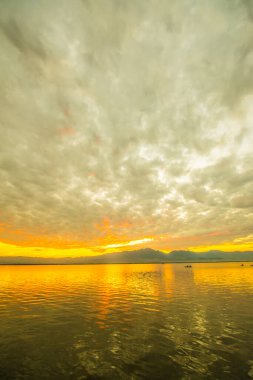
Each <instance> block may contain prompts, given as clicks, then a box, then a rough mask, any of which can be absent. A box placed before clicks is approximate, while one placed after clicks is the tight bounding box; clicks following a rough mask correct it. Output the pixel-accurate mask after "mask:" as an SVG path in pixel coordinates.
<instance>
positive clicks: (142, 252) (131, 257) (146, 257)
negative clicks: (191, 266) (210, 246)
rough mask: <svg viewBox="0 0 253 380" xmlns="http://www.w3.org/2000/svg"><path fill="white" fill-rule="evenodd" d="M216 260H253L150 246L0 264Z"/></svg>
mask: <svg viewBox="0 0 253 380" xmlns="http://www.w3.org/2000/svg"><path fill="white" fill-rule="evenodd" d="M210 261H211V262H212V261H213V262H216V261H253V251H246V252H239V251H235V252H223V251H208V252H193V251H187V250H186V251H182V250H181V251H172V252H170V253H163V252H161V251H156V250H153V249H150V248H145V249H139V250H136V251H124V252H115V253H106V254H103V255H100V256H88V257H74V258H72V257H65V258H43V257H27V256H16V257H12V256H2V257H0V264H2V265H3V264H5V265H12V264H13V265H14V264H15V265H21V264H23V265H25V264H27V265H29V264H30V265H32V264H107V263H108V264H109V263H115V264H117V263H122V264H130V263H133V264H134V263H136V264H137V263H169V262H210Z"/></svg>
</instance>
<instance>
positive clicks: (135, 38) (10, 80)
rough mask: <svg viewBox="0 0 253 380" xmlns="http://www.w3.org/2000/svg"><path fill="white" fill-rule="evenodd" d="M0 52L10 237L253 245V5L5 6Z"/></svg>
mask: <svg viewBox="0 0 253 380" xmlns="http://www.w3.org/2000/svg"><path fill="white" fill-rule="evenodd" d="M0 49H1V55H0V97H1V103H0V107H1V110H0V194H1V197H0V222H1V225H0V226H1V229H0V234H1V235H0V237H1V240H2V241H5V242H12V243H16V244H28V245H35V246H39V245H42V246H43V245H55V244H56V242H57V244H56V245H62V246H68V244H69V245H74V246H75V245H76V246H78V245H80V246H82V245H87V246H99V245H100V246H101V245H106V244H110V243H112V242H113V243H116V244H117V242H122V241H123V242H124V241H129V240H138V239H143V238H147V237H152V238H153V239H154V240H153V243H152V244H153V246H156V247H157V248H160V249H171V248H173V247H187V246H189V245H205V244H209V245H210V244H212V243H217V242H224V241H231V240H233V239H239V240H238V241H243V239H244V240H245V241H248V240H247V239H249V240H252V236H250V235H251V234H252V230H253V192H252V189H253V166H252V162H253V126H252V122H253V75H252V69H253V3H252V2H251V1H250V0H202V1H194V2H193V1H190V0H170V1H168V0H160V1H157V0H145V1H144V0H136V1H130V0H96V1H93V0H71V1H68V0H54V1H51V0H22V1H20V0H8V1H7V0H2V1H1V3H0ZM146 245H147V244H146ZM148 245H150V244H148Z"/></svg>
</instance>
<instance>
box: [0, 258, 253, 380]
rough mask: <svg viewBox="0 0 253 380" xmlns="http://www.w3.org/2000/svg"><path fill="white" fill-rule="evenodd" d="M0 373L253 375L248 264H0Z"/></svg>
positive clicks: (28, 379)
mask: <svg viewBox="0 0 253 380" xmlns="http://www.w3.org/2000/svg"><path fill="white" fill-rule="evenodd" d="M0 322H1V325H0V379H1V380H14V379H15V380H21V379H24V380H40V379H52V380H58V379H59V380H65V379H108V380H113V379H151V380H153V379H182V380H186V379H194V380H198V379H210V380H211V379H212V380H214V379H222V380H223V379H224V380H226V379H228V380H232V379H240V380H247V379H253V266H250V264H249V263H248V264H245V266H244V267H240V264H238V263H218V264H193V265H192V268H184V265H183V264H164V265H160V264H157V265H156V264H147V265H146V264H145V265H98V266H95V265H94V266H92V265H91V266H0Z"/></svg>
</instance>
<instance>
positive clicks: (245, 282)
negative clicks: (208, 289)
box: [193, 263, 253, 292]
mask: <svg viewBox="0 0 253 380" xmlns="http://www.w3.org/2000/svg"><path fill="white" fill-rule="evenodd" d="M193 273H194V282H195V284H196V285H208V286H216V287H217V286H223V287H227V288H228V289H229V290H230V291H232V292H233V291H234V292H237V291H238V290H239V291H241V290H242V288H247V289H248V290H252V289H253V266H251V263H244V264H243V266H241V263H219V264H217V263H216V264H194V265H193Z"/></svg>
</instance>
